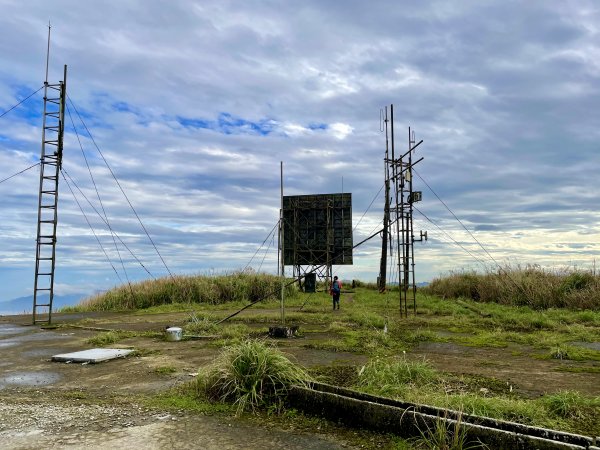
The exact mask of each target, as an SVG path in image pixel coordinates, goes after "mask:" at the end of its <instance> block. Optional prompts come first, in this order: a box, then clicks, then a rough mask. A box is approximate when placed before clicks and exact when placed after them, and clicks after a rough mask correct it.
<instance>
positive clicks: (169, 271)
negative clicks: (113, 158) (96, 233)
mask: <svg viewBox="0 0 600 450" xmlns="http://www.w3.org/2000/svg"><path fill="white" fill-rule="evenodd" d="M67 98H68V99H69V102H70V103H71V106H72V107H73V109H74V110H75V113H77V116H78V117H79V120H80V121H81V123H82V124H83V127H84V128H85V130H86V131H87V133H88V135H89V137H90V139H91V140H92V142H93V143H94V146H95V147H96V150H98V153H99V154H100V156H101V157H102V160H103V161H104V164H106V167H107V168H108V170H109V172H110V174H111V175H112V177H113V178H114V180H115V182H116V183H117V186H119V189H120V190H121V193H122V194H123V196H124V197H125V200H127V203H128V204H129V207H130V208H131V210H132V211H133V213H134V214H135V217H136V218H137V220H138V222H139V223H140V225H141V227H142V229H143V230H144V233H146V236H147V237H148V239H149V240H150V242H151V243H152V246H153V247H154V250H155V251H156V254H157V255H158V257H159V258H160V260H161V261H162V263H163V265H164V266H165V269H167V272H168V273H169V275H170V277H171V278H172V279H174V277H173V274H172V273H171V270H170V269H169V267H168V266H167V263H166V262H165V260H164V258H163V257H162V255H161V254H160V252H159V251H158V248H157V247H156V244H155V243H154V240H153V239H152V238H151V237H150V233H148V230H147V229H146V227H145V226H144V223H143V222H142V219H140V216H139V215H138V213H137V211H136V210H135V208H134V207H133V205H132V204H131V201H130V200H129V197H128V196H127V194H126V193H125V190H124V189H123V187H122V186H121V183H119V180H118V179H117V177H116V175H115V173H114V172H113V170H112V168H111V167H110V165H109V164H108V161H107V160H106V158H105V157H104V154H103V153H102V151H101V150H100V147H98V144H97V143H96V140H95V139H94V137H93V136H92V133H91V132H90V130H89V129H88V127H87V125H86V124H85V122H84V121H83V118H82V117H81V115H80V114H79V111H78V110H77V107H76V106H75V104H74V103H73V100H71V97H69V96H68V95H67Z"/></svg>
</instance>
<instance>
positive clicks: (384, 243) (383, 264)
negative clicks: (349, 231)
mask: <svg viewBox="0 0 600 450" xmlns="http://www.w3.org/2000/svg"><path fill="white" fill-rule="evenodd" d="M384 117H385V118H384V126H385V158H384V174H385V205H384V209H383V231H382V233H383V235H382V236H381V261H380V264H379V292H384V291H385V289H386V285H387V247H388V233H389V231H388V227H389V223H390V170H389V164H390V161H389V158H390V156H389V141H388V116H387V106H386V107H385V116H384Z"/></svg>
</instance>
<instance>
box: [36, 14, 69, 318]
mask: <svg viewBox="0 0 600 450" xmlns="http://www.w3.org/2000/svg"><path fill="white" fill-rule="evenodd" d="M50 29H51V26H50V23H48V47H47V52H46V79H45V81H44V114H43V116H42V117H43V119H42V120H43V122H42V149H41V156H40V163H41V164H40V189H39V197H38V221H37V238H36V252H35V279H34V286H33V323H34V324H36V323H48V324H50V323H51V322H52V302H53V300H54V270H55V267H56V226H57V224H58V178H59V175H60V169H61V166H62V154H63V135H64V128H65V121H64V118H65V100H66V96H67V66H66V65H65V66H64V74H63V80H62V81H59V82H58V83H57V84H50V83H48V67H49V61H50ZM46 295H47V297H46Z"/></svg>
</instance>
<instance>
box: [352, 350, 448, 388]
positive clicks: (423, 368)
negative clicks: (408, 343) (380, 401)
mask: <svg viewBox="0 0 600 450" xmlns="http://www.w3.org/2000/svg"><path fill="white" fill-rule="evenodd" d="M437 380H438V375H437V373H436V371H435V370H434V369H433V368H432V367H431V366H430V365H429V363H428V362H427V361H424V360H423V361H409V360H407V359H406V357H404V356H403V357H401V358H392V359H380V358H375V359H374V360H371V361H370V362H369V363H368V364H366V365H364V366H362V367H361V368H360V369H359V371H358V380H357V382H356V386H357V387H358V388H360V389H361V390H364V391H366V392H370V393H376V394H378V395H391V396H395V395H402V394H404V393H405V392H406V390H407V388H409V387H419V388H420V389H422V388H423V387H424V386H426V385H428V384H431V383H434V382H436V381H437Z"/></svg>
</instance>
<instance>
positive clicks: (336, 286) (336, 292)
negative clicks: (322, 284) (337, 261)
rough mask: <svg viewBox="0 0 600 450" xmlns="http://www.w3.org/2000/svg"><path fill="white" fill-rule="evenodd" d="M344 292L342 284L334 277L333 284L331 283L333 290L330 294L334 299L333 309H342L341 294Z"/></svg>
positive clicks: (330, 290) (331, 289)
mask: <svg viewBox="0 0 600 450" xmlns="http://www.w3.org/2000/svg"><path fill="white" fill-rule="evenodd" d="M341 292H342V282H341V281H340V280H338V277H337V276H335V277H333V282H332V283H331V288H330V289H329V293H330V294H331V297H332V299H333V309H335V307H336V305H337V309H340V293H341Z"/></svg>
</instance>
